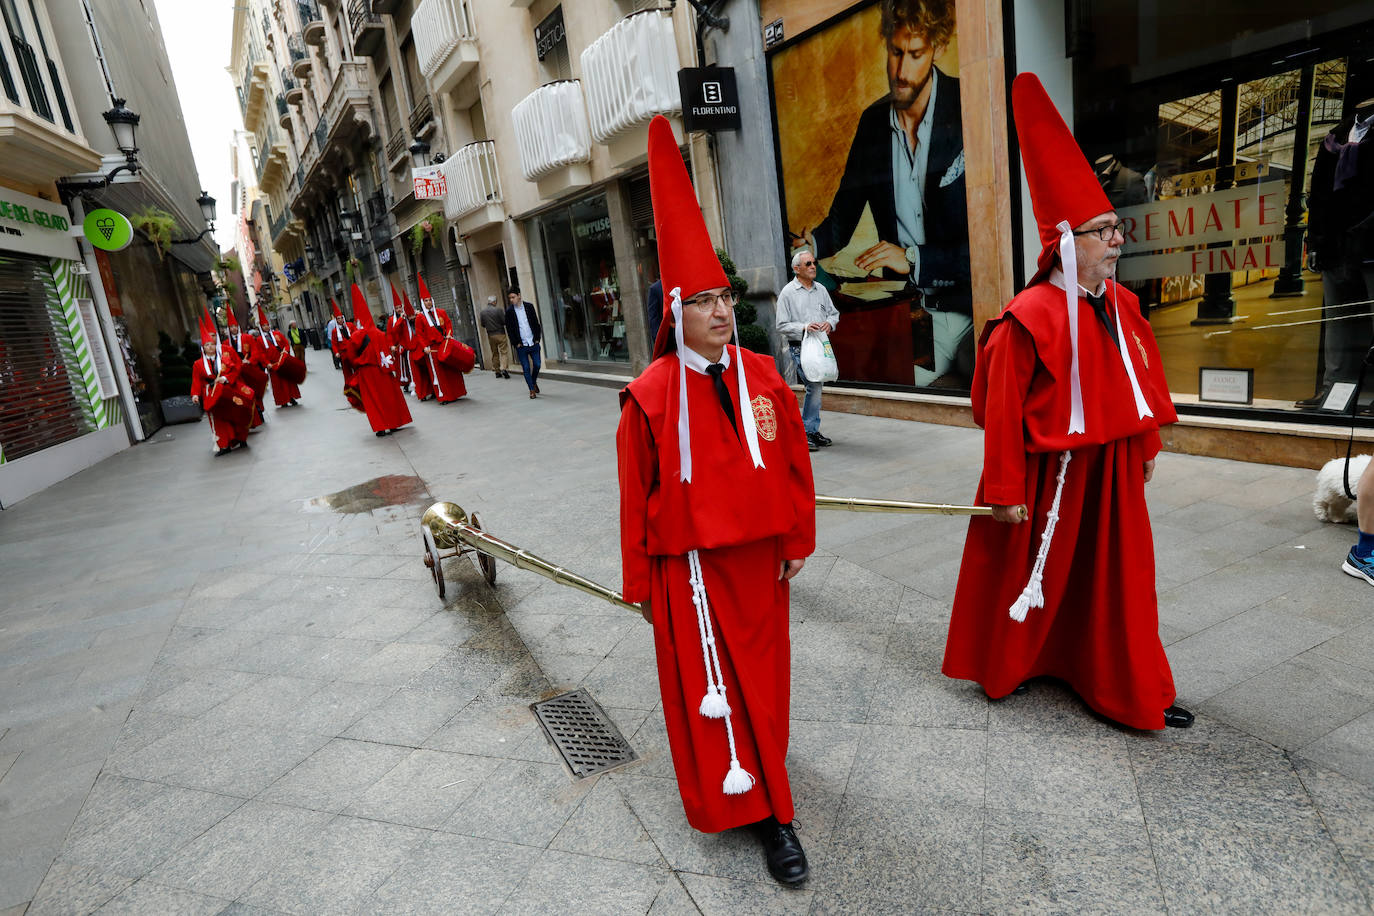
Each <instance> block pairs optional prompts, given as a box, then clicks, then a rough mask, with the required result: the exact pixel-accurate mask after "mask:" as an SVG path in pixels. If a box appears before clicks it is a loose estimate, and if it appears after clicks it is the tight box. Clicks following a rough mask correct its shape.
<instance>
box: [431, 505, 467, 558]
mask: <svg viewBox="0 0 1374 916" xmlns="http://www.w3.org/2000/svg"><path fill="white" fill-rule="evenodd" d="M467 523H468V514H467V512H465V511H464V510H463V507H462V506H460V505H458V504H457V503H450V502H438V503H435V504H434V505H432V506H430V507H429V508H428V509H426V510H425V514H424V515H422V516H421V517H420V524H421V525H422V526H423V527H424V528H425V529H426V530H428V531H429V533H430V536H432V537H433V538H434V544H435V546H437V547H438V548H440V549H441V550H454V549H455V548H457V547H459V546H461V545H462V543H463V542H462V539H461V538H459V537H458V535H457V534H456V533H455V530H454V529H455V526H457V525H466V524H467Z"/></svg>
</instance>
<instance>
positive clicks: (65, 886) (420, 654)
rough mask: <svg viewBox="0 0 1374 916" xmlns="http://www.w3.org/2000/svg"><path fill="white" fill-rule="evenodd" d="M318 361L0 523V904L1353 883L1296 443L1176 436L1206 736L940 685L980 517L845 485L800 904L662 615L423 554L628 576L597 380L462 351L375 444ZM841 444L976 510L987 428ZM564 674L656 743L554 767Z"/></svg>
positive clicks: (799, 679) (1163, 554) (1296, 891)
mask: <svg viewBox="0 0 1374 916" xmlns="http://www.w3.org/2000/svg"><path fill="white" fill-rule="evenodd" d="M309 362H310V368H311V372H312V374H311V376H310V377H309V378H308V380H307V382H306V384H305V386H304V388H303V391H304V397H303V402H302V406H301V407H299V408H291V409H286V410H277V411H271V415H270V417H269V423H268V425H267V426H266V428H265V429H264V430H262V431H261V432H259V433H258V434H256V435H254V436H253V437H252V439H251V449H250V450H248V451H245V452H236V453H233V454H230V455H228V456H225V457H221V458H213V457H211V443H210V437H209V432H208V430H207V428H206V425H205V424H204V423H203V422H202V423H197V424H187V425H179V426H169V427H165V428H164V429H163V430H162V431H161V432H159V433H158V434H156V435H155V436H154V437H153V438H152V439H150V440H149V441H147V442H145V443H142V444H140V445H138V446H137V447H134V448H130V449H126V450H124V451H122V452H120V453H118V454H116V455H114V456H113V457H111V458H109V459H107V460H105V461H104V462H102V463H100V464H99V465H97V466H95V467H94V468H91V469H90V470H88V471H85V472H83V473H81V474H78V475H76V476H74V477H71V478H70V479H67V480H65V481H63V482H61V483H58V484H56V485H54V486H52V487H50V488H48V489H47V490H45V491H43V492H41V493H39V494H37V495H35V496H32V497H30V498H28V499H26V500H24V501H23V502H21V503H19V504H18V505H16V506H15V507H13V508H10V509H7V510H5V511H4V512H3V513H0V595H3V596H4V597H3V600H2V601H0V606H2V607H0V774H3V775H2V778H0V914H4V916H9V914H19V913H27V914H28V916H38V914H48V913H68V912H89V911H96V910H98V911H99V912H102V913H106V912H108V913H114V912H120V913H132V912H137V913H221V912H223V913H310V914H316V913H335V912H349V913H387V914H395V913H422V912H432V913H469V912H471V913H496V912H501V913H540V912H548V913H559V914H564V913H597V914H601V913H608V914H609V913H653V914H655V916H657V914H678V913H696V912H702V913H731V914H739V913H769V914H773V913H817V914H820V913H845V912H892V913H912V912H916V911H921V912H967V913H972V912H978V913H1012V912H1051V911H1059V912H1113V913H1125V912H1142V913H1144V912H1169V913H1202V912H1206V913H1215V912H1222V911H1229V912H1310V913H1316V912H1321V913H1361V912H1365V913H1367V912H1369V911H1370V906H1371V898H1372V897H1374V610H1371V609H1372V608H1374V602H1371V598H1374V593H1371V592H1370V589H1369V588H1368V586H1366V585H1364V584H1363V583H1361V582H1358V581H1357V580H1354V579H1352V578H1350V577H1348V576H1345V575H1343V574H1342V573H1341V571H1340V568H1339V567H1340V561H1341V558H1342V557H1343V556H1344V554H1345V551H1346V550H1347V549H1348V547H1349V545H1350V543H1351V541H1352V539H1353V537H1354V530H1353V528H1352V527H1350V526H1333V525H1325V524H1321V523H1318V522H1317V521H1315V519H1314V518H1313V515H1312V509H1311V491H1312V480H1313V476H1314V473H1313V472H1312V471H1309V470H1299V469H1289V468H1279V467H1270V466H1265V465H1258V464H1248V463H1242V462H1233V461H1224V460H1219V459H1210V458H1193V457H1187V456H1181V455H1173V454H1164V455H1162V456H1161V458H1160V462H1159V470H1158V473H1157V474H1156V477H1155V480H1154V482H1153V483H1152V484H1151V485H1150V488H1149V492H1150V499H1151V504H1152V507H1153V511H1154V531H1155V536H1156V541H1157V545H1156V552H1157V557H1158V562H1159V590H1160V600H1161V625H1162V632H1163V636H1164V642H1165V645H1166V647H1167V650H1168V654H1169V657H1170V660H1171V663H1172V665H1173V669H1174V675H1175V678H1176V680H1177V683H1178V688H1179V702H1180V703H1183V704H1184V705H1186V706H1188V707H1190V708H1192V709H1194V710H1195V711H1196V712H1197V713H1198V716H1197V723H1196V725H1195V726H1194V727H1193V728H1192V729H1190V730H1186V731H1176V730H1169V731H1165V732H1159V733H1139V732H1132V731H1127V730H1124V729H1121V728H1119V727H1116V726H1114V725H1112V724H1111V723H1108V722H1105V721H1102V720H1099V719H1096V718H1094V717H1093V716H1092V715H1091V714H1089V713H1088V712H1087V711H1086V709H1085V707H1084V706H1083V705H1082V704H1081V703H1080V702H1079V701H1078V700H1077V699H1076V698H1075V697H1073V696H1072V695H1071V694H1070V693H1068V692H1067V691H1066V690H1064V689H1062V688H1060V687H1057V686H1055V685H1052V684H1043V683H1037V684H1035V685H1033V687H1032V689H1031V691H1030V693H1029V694H1027V695H1024V696H1013V697H1009V698H1007V699H1006V700H1003V701H1000V702H996V703H991V702H988V701H987V700H986V698H985V697H984V696H983V695H982V693H981V691H980V690H979V689H978V688H977V687H976V686H974V685H972V684H969V683H965V682H955V681H951V680H948V679H946V678H945V677H943V676H942V675H941V674H940V670H939V667H940V660H941V657H942V653H943V645H944V633H945V627H946V624H947V619H948V612H949V604H950V598H951V595H952V593H953V588H954V582H955V578H956V575H957V571H958V565H959V558H960V554H961V550H962V545H963V532H964V522H963V521H962V520H961V519H949V518H940V517H911V516H901V515H874V514H847V513H823V514H822V516H821V517H820V519H819V544H820V546H819V548H818V550H817V553H816V555H815V556H813V557H812V558H811V559H810V561H809V562H808V563H807V565H806V568H805V569H804V570H803V571H802V573H801V575H800V576H799V578H798V579H797V580H796V582H795V586H794V591H793V602H792V655H793V676H792V690H793V692H792V723H791V728H792V738H791V745H790V755H789V769H790V772H791V775H792V781H793V791H794V794H795V796H796V798H797V802H798V815H797V820H798V824H799V834H800V836H801V838H802V841H803V842H804V843H805V844H806V848H807V851H808V854H809V855H810V858H811V867H812V878H811V880H810V882H809V883H808V884H807V885H806V886H805V887H804V888H803V889H801V890H788V889H784V888H782V887H780V886H778V885H777V884H775V883H774V882H773V881H772V880H771V879H770V878H769V876H768V873H767V870H766V869H765V866H764V860H763V856H762V854H761V852H760V851H759V848H758V845H757V843H756V842H755V841H754V840H753V838H752V837H750V836H747V835H740V834H739V833H738V832H736V833H731V834H725V835H717V836H713V835H703V834H699V833H696V832H694V831H693V830H691V829H690V828H689V827H688V826H687V823H686V821H685V819H684V818H683V814H682V808H681V803H680V801H679V798H678V795H677V790H676V785H675V782H674V780H673V769H672V763H671V760H670V759H669V756H668V749H667V744H666V737H665V732H664V725H663V720H662V716H661V713H660V712H659V698H658V686H657V682H656V678H655V668H654V659H653V651H652V639H651V631H650V628H649V627H648V626H647V625H645V624H644V623H643V622H642V621H640V620H639V619H637V618H636V617H633V616H631V615H630V614H628V613H626V612H625V611H623V610H619V609H616V608H614V607H612V606H610V605H608V604H603V603H601V602H599V601H597V600H596V599H594V598H592V597H590V596H587V595H584V594H582V593H580V592H577V591H574V590H571V589H568V588H564V587H560V586H558V585H556V584H554V583H552V582H549V581H547V580H545V579H542V578H539V577H537V576H535V575H533V574H531V573H528V572H524V571H520V570H516V569H514V568H513V567H510V566H506V565H502V566H500V567H499V569H498V578H497V583H496V586H495V587H494V588H491V587H488V586H487V585H486V584H485V582H483V581H482V580H481V578H480V576H479V575H478V574H477V572H476V571H475V569H474V567H473V565H472V563H470V562H469V561H468V560H467V559H462V560H449V561H446V563H445V572H446V575H447V589H448V597H447V601H446V602H444V601H441V600H440V599H439V598H438V597H437V596H436V594H435V590H434V587H433V585H432V583H431V581H430V578H429V572H428V570H427V569H426V568H425V566H424V565H423V564H422V562H421V549H422V548H421V542H420V537H419V525H418V519H419V517H420V515H421V513H422V512H423V511H424V509H425V508H426V507H427V506H428V505H429V504H430V503H432V502H433V501H436V500H449V501H452V502H456V503H458V504H460V505H462V506H463V507H464V508H465V509H468V510H470V511H471V510H477V511H479V512H480V513H481V515H482V519H483V523H484V525H485V527H486V528H487V529H488V530H489V531H491V532H492V533H494V534H495V535H497V536H498V537H500V538H503V539H504V540H507V541H509V542H511V543H514V544H516V545H519V546H521V547H525V548H528V549H529V550H530V551H532V552H534V553H536V554H539V555H541V556H543V557H545V558H548V559H550V560H552V561H554V562H556V563H559V564H561V565H565V566H567V567H568V568H569V569H571V570H573V571H576V572H578V573H581V574H583V575H586V576H587V577H589V578H591V579H594V580H596V581H598V582H602V583H604V584H606V585H608V586H611V587H613V588H617V589H618V588H619V585H620V561H619V544H618V520H617V486H616V479H615V444H614V431H615V426H616V422H617V401H616V392H615V390H614V389H612V388H608V387H596V386H592V385H585V384H573V383H569V382H566V381H559V380H558V379H556V378H555V377H553V376H548V377H547V380H546V381H544V384H543V389H544V392H545V393H544V395H543V396H541V397H540V398H539V399H538V400H534V401H530V400H527V398H526V392H525V388H524V385H522V384H521V382H520V379H519V376H518V374H517V375H516V377H515V378H514V379H512V380H510V381H503V380H495V379H493V378H492V376H491V375H490V374H489V373H485V374H484V373H474V374H473V375H472V376H469V386H470V391H471V394H470V396H469V397H468V398H466V399H464V400H462V401H459V402H457V403H455V404H451V405H447V406H443V407H440V406H437V405H435V404H433V403H426V404H417V403H415V402H414V400H413V399H409V400H410V406H411V409H412V412H413V413H414V415H415V420H416V422H415V423H414V425H413V426H412V427H410V428H407V429H405V430H403V431H401V432H399V433H397V434H396V435H394V436H392V437H390V438H387V439H377V438H375V437H374V436H373V435H372V433H371V431H370V430H369V428H368V426H367V423H366V421H365V420H364V418H363V417H362V415H361V414H357V413H355V412H353V411H352V410H349V409H348V408H346V407H345V405H344V400H343V398H342V396H341V395H340V394H339V390H338V389H339V387H340V376H339V375H338V373H337V372H335V371H334V370H333V369H332V367H331V366H330V364H329V361H328V358H327V355H326V354H323V353H320V352H310V353H309ZM269 410H270V408H269ZM826 430H827V432H828V433H829V434H830V435H831V436H832V437H833V438H834V440H835V445H834V447H833V448H829V449H826V450H823V451H821V452H819V453H817V454H815V455H813V461H814V466H815V469H816V481H817V490H818V492H821V493H827V494H834V495H865V496H881V497H888V498H896V499H925V500H938V501H949V502H967V501H970V500H971V498H972V494H973V492H974V487H975V485H976V483H977V478H978V473H979V467H980V465H981V460H982V455H981V438H980V435H979V434H978V432H977V431H975V430H969V429H962V428H958V427H952V426H931V425H925V424H919V423H913V422H902V421H895V420H884V419H875V418H870V417H863V416H855V415H848V414H833V413H827V414H826ZM575 687H585V688H586V689H587V690H588V691H589V692H590V693H591V695H592V696H593V697H594V698H595V699H596V700H597V701H598V702H599V703H600V704H601V706H602V707H604V708H605V710H606V711H607V713H608V714H609V715H610V716H611V718H612V719H613V720H614V722H615V724H616V725H617V726H618V728H619V729H620V731H621V733H622V734H623V735H624V736H625V737H626V738H627V739H628V740H629V742H630V744H631V745H632V746H633V749H634V751H635V752H636V754H637V755H638V759H637V760H636V761H634V762H632V763H630V764H628V765H625V766H623V767H620V768H618V769H616V770H614V771H611V772H609V773H605V774H602V775H599V776H594V777H591V778H588V779H585V780H581V781H577V780H574V779H573V778H572V777H571V776H570V775H569V772H568V770H567V769H566V768H565V766H564V764H563V763H562V760H561V758H560V757H559V755H558V754H557V752H556V751H555V750H554V748H553V746H552V745H551V744H550V742H549V741H548V739H547V738H546V737H545V735H544V733H543V731H542V730H541V728H540V727H539V725H538V724H537V723H536V720H535V718H534V716H533V714H532V713H531V711H530V709H529V704H531V703H533V702H536V701H538V700H541V699H544V698H547V697H549V696H552V695H555V694H557V693H561V692H563V691H565V690H569V689H572V688H575ZM26 906H27V909H26Z"/></svg>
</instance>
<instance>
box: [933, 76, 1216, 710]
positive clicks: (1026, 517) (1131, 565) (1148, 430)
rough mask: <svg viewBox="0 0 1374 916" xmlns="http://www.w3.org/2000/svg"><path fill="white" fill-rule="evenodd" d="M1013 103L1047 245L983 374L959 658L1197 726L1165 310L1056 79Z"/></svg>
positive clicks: (998, 325)
mask: <svg viewBox="0 0 1374 916" xmlns="http://www.w3.org/2000/svg"><path fill="white" fill-rule="evenodd" d="M1012 111H1013V114H1014V116H1015V119H1016V134H1017V139H1018V140H1019V141H1020V145H1021V156H1022V159H1023V160H1024V162H1025V166H1026V178H1027V184H1028V186H1029V190H1030V195H1031V202H1032V205H1033V208H1034V211H1035V218H1036V222H1037V224H1038V225H1039V227H1040V239H1041V244H1042V250H1041V253H1040V258H1039V261H1038V264H1037V267H1038V269H1037V271H1036V274H1035V276H1034V277H1032V278H1031V281H1030V283H1029V284H1028V285H1027V286H1026V288H1025V289H1024V290H1023V291H1022V292H1021V293H1019V294H1018V295H1017V296H1016V297H1015V298H1014V299H1012V300H1011V302H1010V303H1009V304H1008V305H1007V307H1006V309H1004V310H1003V312H1002V314H1001V315H1000V316H999V317H997V318H995V319H993V320H992V321H989V322H988V323H987V326H986V327H985V328H984V329H983V334H982V339H981V340H980V341H979V353H978V360H977V363H976V368H975V372H974V377H973V417H974V419H975V420H976V421H977V422H978V424H979V425H980V426H982V427H983V429H984V430H985V435H984V454H983V478H982V481H981V482H980V483H979V485H978V495H977V500H978V502H979V503H981V504H984V505H989V506H991V507H992V508H993V513H994V514H993V516H991V517H989V516H983V517H975V518H973V519H972V520H970V522H969V529H968V538H967V540H966V541H965V544H964V559H963V565H962V567H961V569H960V571H959V584H958V587H957V589H956V591H955V595H954V610H953V614H952V616H951V619H950V625H949V641H948V643H947V644H946V646H945V660H944V667H943V670H944V673H945V674H946V675H948V676H950V677H954V678H965V679H968V680H973V681H977V682H978V683H979V684H981V685H982V686H983V689H984V690H985V691H986V692H987V695H988V696H989V697H992V698H993V699H996V698H998V697H1004V696H1006V695H1007V694H1009V693H1011V692H1013V691H1019V690H1020V689H1022V685H1023V684H1025V682H1026V681H1027V680H1028V679H1029V678H1033V677H1037V676H1044V677H1052V678H1057V679H1059V680H1062V681H1064V682H1066V683H1067V684H1068V685H1069V686H1070V687H1072V688H1073V689H1074V690H1075V691H1077V693H1078V695H1079V696H1080V697H1082V698H1083V700H1084V701H1085V702H1086V703H1087V704H1088V705H1089V706H1091V707H1092V708H1093V709H1094V710H1096V711H1097V712H1098V713H1100V714H1102V715H1104V716H1106V717H1108V718H1110V719H1114V720H1116V721H1117V722H1120V723H1122V724H1124V725H1128V726H1130V727H1132V728H1140V729H1156V728H1163V727H1164V726H1166V725H1170V726H1178V727H1187V726H1188V725H1190V724H1191V723H1192V721H1193V716H1192V713H1190V712H1188V711H1187V710H1185V709H1182V708H1180V707H1177V706H1174V705H1173V703H1174V698H1175V697H1174V681H1173V675H1172V673H1171V672H1170V670H1169V661H1168V659H1167V658H1166V657H1165V655H1164V648H1163V646H1162V645H1161V643H1160V639H1159V612H1158V606H1157V603H1156V598H1155V566H1154V559H1155V551H1154V541H1153V538H1152V536H1151V533H1150V517H1149V511H1148V510H1147V508H1146V505H1145V484H1146V483H1147V482H1148V481H1149V480H1150V477H1151V476H1152V475H1153V474H1154V467H1155V456H1156V455H1157V454H1158V453H1159V450H1160V446H1161V441H1160V435H1159V430H1160V427H1161V426H1164V425H1167V424H1169V423H1173V422H1175V421H1176V420H1177V419H1178V418H1177V416H1176V415H1175V414H1174V407H1173V402H1172V400H1171V399H1170V397H1169V386H1168V384H1167V383H1166V382H1165V379H1164V370H1163V366H1162V365H1161V360H1160V358H1159V349H1158V347H1157V346H1156V345H1155V339H1154V335H1153V334H1152V333H1151V331H1150V325H1149V323H1148V322H1147V321H1146V320H1145V319H1144V318H1142V317H1141V314H1140V305H1139V303H1138V302H1137V300H1136V297H1135V296H1134V295H1133V294H1132V293H1131V292H1130V291H1129V290H1127V289H1124V288H1122V287H1121V286H1120V285H1118V284H1117V283H1116V281H1115V270H1116V261H1117V258H1118V257H1119V256H1120V253H1121V245H1122V244H1123V243H1124V235H1123V234H1122V231H1121V230H1122V224H1121V222H1120V221H1119V220H1118V218H1117V215H1116V212H1115V211H1114V210H1113V209H1112V205H1111V204H1110V203H1109V202H1108V200H1107V196H1106V194H1104V193H1103V191H1102V187H1101V185H1100V183H1099V182H1098V180H1097V178H1096V177H1095V176H1094V175H1093V172H1092V169H1091V168H1090V167H1089V166H1088V162H1087V159H1086V158H1085V157H1084V155H1083V153H1082V151H1081V150H1080V149H1079V148H1078V144H1077V143H1076V142H1075V141H1074V138H1073V134H1071V133H1070V132H1069V129H1068V126H1067V125H1065V123H1064V120H1063V118H1061V117H1060V116H1059V112H1058V111H1057V110H1055V107H1054V103H1053V102H1051V101H1050V99H1049V96H1048V95H1046V94H1045V90H1044V88H1043V87H1042V86H1041V85H1040V81H1039V80H1038V79H1036V78H1035V76H1033V75H1032V74H1029V73H1023V74H1021V75H1020V76H1018V77H1016V80H1015V82H1014V83H1013V84H1012Z"/></svg>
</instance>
